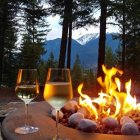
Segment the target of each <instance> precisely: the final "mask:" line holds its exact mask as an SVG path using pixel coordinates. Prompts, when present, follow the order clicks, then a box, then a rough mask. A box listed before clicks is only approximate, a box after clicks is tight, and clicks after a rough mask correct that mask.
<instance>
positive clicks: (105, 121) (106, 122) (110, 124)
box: [102, 117, 118, 129]
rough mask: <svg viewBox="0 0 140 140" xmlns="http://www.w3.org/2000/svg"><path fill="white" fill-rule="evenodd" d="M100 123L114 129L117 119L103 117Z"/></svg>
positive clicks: (116, 125)
mask: <svg viewBox="0 0 140 140" xmlns="http://www.w3.org/2000/svg"><path fill="white" fill-rule="evenodd" d="M102 123H103V124H104V125H105V127H106V128H110V129H114V128H116V127H118V121H117V120H116V119H114V118H111V117H105V118H103V119H102Z"/></svg>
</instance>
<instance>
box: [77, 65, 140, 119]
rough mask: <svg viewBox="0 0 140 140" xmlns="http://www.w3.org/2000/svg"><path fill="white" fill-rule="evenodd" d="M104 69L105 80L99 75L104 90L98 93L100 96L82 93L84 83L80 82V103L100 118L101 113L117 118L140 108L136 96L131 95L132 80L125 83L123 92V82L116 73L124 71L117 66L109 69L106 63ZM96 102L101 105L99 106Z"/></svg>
mask: <svg viewBox="0 0 140 140" xmlns="http://www.w3.org/2000/svg"><path fill="white" fill-rule="evenodd" d="M102 69H103V72H104V73H105V78H104V80H103V79H102V77H99V78H97V81H98V83H99V84H100V85H101V87H102V90H103V91H104V92H100V93H98V95H99V97H98V98H94V99H92V98H90V97H89V96H88V95H86V94H83V93H82V88H83V84H80V85H79V86H78V93H79V94H80V98H79V104H80V105H81V106H83V107H86V108H87V109H88V110H89V112H90V114H91V115H94V116H95V119H98V118H99V116H100V114H103V115H104V116H110V117H114V118H117V117H119V116H121V115H124V114H125V113H127V112H129V111H131V110H136V109H138V110H140V104H136V98H135V97H132V96H131V80H129V81H128V82H126V83H125V89H126V92H122V91H121V82H120V79H119V78H118V77H116V74H117V73H118V74H120V75H122V74H123V72H122V71H121V70H118V69H117V68H115V67H113V68H111V69H107V68H106V67H105V66H104V65H103V66H102ZM95 104H97V105H98V106H99V107H98V108H97V107H96V105H95Z"/></svg>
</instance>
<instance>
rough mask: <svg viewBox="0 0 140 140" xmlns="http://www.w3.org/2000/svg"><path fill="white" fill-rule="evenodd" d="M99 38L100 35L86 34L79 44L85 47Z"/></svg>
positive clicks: (80, 38)
mask: <svg viewBox="0 0 140 140" xmlns="http://www.w3.org/2000/svg"><path fill="white" fill-rule="evenodd" d="M98 37H99V33H95V34H86V35H83V36H81V37H79V38H78V39H77V42H79V43H80V44H81V45H85V44H86V43H87V42H89V41H90V40H94V39H96V38H98Z"/></svg>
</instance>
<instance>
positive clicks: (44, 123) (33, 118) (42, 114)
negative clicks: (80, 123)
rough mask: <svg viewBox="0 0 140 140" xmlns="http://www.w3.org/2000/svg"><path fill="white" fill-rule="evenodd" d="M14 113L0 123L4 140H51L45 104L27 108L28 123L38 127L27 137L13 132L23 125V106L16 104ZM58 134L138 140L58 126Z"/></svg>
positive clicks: (84, 139) (82, 139)
mask: <svg viewBox="0 0 140 140" xmlns="http://www.w3.org/2000/svg"><path fill="white" fill-rule="evenodd" d="M15 106H16V108H17V109H16V111H14V112H13V113H12V114H10V115H9V116H7V117H6V118H5V119H4V121H3V123H2V136H3V139H4V140H52V138H53V136H55V132H56V129H55V128H56V127H55V121H54V120H53V119H52V118H51V117H49V112H50V110H51V107H50V105H49V104H48V103H46V102H44V101H43V102H38V103H32V104H30V106H29V122H30V124H32V125H35V126H38V127H39V131H38V132H36V133H32V134H28V135H19V134H16V133H15V132H14V130H15V128H16V127H19V126H22V125H23V124H24V117H25V113H24V104H23V103H22V104H17V105H15ZM59 134H60V135H61V137H63V138H67V140H139V139H140V136H139V135H138V136H125V135H108V134H97V133H84V132H82V131H79V130H75V129H72V128H68V127H65V126H63V125H61V124H60V125H59Z"/></svg>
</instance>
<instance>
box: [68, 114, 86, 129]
mask: <svg viewBox="0 0 140 140" xmlns="http://www.w3.org/2000/svg"><path fill="white" fill-rule="evenodd" d="M81 119H84V115H83V114H82V113H78V112H77V113H74V114H72V115H71V116H70V117H69V118H68V123H69V124H70V126H72V127H76V126H77V125H78V123H79V122H80V120H81Z"/></svg>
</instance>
